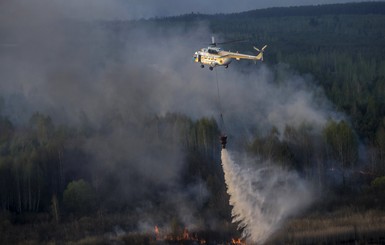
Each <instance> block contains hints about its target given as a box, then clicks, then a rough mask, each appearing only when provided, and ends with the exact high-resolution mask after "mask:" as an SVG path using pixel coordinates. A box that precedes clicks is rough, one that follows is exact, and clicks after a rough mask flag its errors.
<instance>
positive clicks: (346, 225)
mask: <svg viewBox="0 0 385 245" xmlns="http://www.w3.org/2000/svg"><path fill="white" fill-rule="evenodd" d="M384 221H385V212H384V211H379V210H369V211H357V210H353V209H351V208H345V209H341V210H338V211H335V212H332V213H327V214H325V213H323V214H312V215H309V216H305V217H302V218H297V219H293V220H291V221H290V222H288V224H287V225H286V226H285V228H283V229H282V230H280V231H279V232H278V233H277V234H276V236H275V237H274V238H273V239H272V240H271V241H270V243H271V244H276V243H284V244H341V243H344V244H384V243H385V222H384Z"/></svg>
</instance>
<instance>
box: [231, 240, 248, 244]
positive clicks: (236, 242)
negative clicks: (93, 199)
mask: <svg viewBox="0 0 385 245" xmlns="http://www.w3.org/2000/svg"><path fill="white" fill-rule="evenodd" d="M231 244H232V245H246V242H245V241H242V240H241V239H239V238H238V239H235V238H233V239H231Z"/></svg>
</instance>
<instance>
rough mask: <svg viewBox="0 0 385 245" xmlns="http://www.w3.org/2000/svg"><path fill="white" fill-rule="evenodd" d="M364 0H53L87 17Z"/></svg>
mask: <svg viewBox="0 0 385 245" xmlns="http://www.w3.org/2000/svg"><path fill="white" fill-rule="evenodd" d="M364 1H368V0H350V1H349V0H285V1H283V0H259V1H257V0H67V1H63V0H53V2H55V3H56V4H58V5H60V6H61V9H62V11H65V12H67V13H66V14H70V15H72V16H73V17H76V18H79V17H84V18H87V19H88V18H91V19H99V18H104V19H132V18H149V17H155V16H158V17H160V16H172V15H180V14H185V13H191V12H199V13H206V14H213V13H231V12H241V11H247V10H252V9H260V8H268V7H282V6H298V5H319V4H330V3H346V2H364ZM85 9H87V13H86V14H85V13H84V11H83V10H85ZM80 15H82V16H80Z"/></svg>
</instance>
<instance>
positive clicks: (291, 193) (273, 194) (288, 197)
mask: <svg viewBox="0 0 385 245" xmlns="http://www.w3.org/2000/svg"><path fill="white" fill-rule="evenodd" d="M222 166H223V171H224V174H225V181H226V186H227V193H228V194H229V195H230V205H231V206H232V207H233V209H232V217H233V223H237V224H238V228H239V229H243V232H242V236H243V237H244V238H247V239H250V240H251V241H252V242H256V243H258V244H260V243H264V242H265V241H266V240H267V239H268V238H269V237H270V235H272V234H273V233H274V232H275V231H276V230H277V229H278V228H279V227H280V225H281V224H282V223H283V222H284V221H285V219H286V218H288V217H289V216H290V215H294V214H296V213H297V212H299V211H301V210H303V209H304V208H305V207H306V206H308V205H309V204H310V203H311V200H312V192H311V188H309V187H308V185H307V184H306V182H305V181H303V180H301V178H300V177H299V176H298V175H297V174H296V173H295V172H290V171H287V170H285V169H282V168H278V167H274V166H272V165H266V164H261V165H257V166H250V165H246V166H244V165H238V164H236V163H234V161H233V160H232V158H231V157H230V155H229V153H228V151H227V150H226V149H223V150H222Z"/></svg>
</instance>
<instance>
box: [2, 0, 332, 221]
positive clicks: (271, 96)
mask: <svg viewBox="0 0 385 245" xmlns="http://www.w3.org/2000/svg"><path fill="white" fill-rule="evenodd" d="M21 3H23V4H21ZM7 11H8V12H7ZM186 29H187V30H186ZM0 32H1V35H0V36H1V38H2V40H1V42H2V43H4V44H5V43H7V44H12V45H11V46H9V45H3V46H1V47H0V53H1V55H0V79H1V83H0V90H1V96H2V98H3V107H2V108H1V113H2V114H3V115H5V116H8V117H9V118H11V119H12V120H13V122H14V123H16V124H21V125H22V124H24V123H26V122H27V121H28V119H29V118H30V116H31V115H32V113H33V112H35V111H40V112H43V113H44V114H47V115H49V116H50V117H51V118H53V120H54V121H55V122H56V123H58V124H69V125H74V126H77V125H80V124H81V123H83V122H84V121H87V123H89V124H91V125H93V127H95V128H103V129H106V132H107V134H106V135H104V136H99V137H93V138H89V139H87V142H86V143H85V146H84V148H85V150H86V152H87V153H88V154H90V155H91V156H92V160H93V161H94V162H95V163H96V164H95V166H96V167H95V169H94V170H93V174H94V175H95V176H99V177H97V178H95V179H102V178H104V177H105V176H107V175H108V173H116V172H117V171H116V169H119V173H120V174H119V175H118V176H113V177H112V179H114V181H116V185H115V187H118V188H116V189H115V193H114V192H112V193H111V196H110V197H109V198H110V199H113V198H117V197H118V198H122V199H124V200H135V201H136V203H138V205H142V204H143V203H146V201H147V200H148V198H149V197H150V196H151V195H153V192H152V191H151V190H152V189H153V188H154V186H161V189H162V190H163V192H162V193H163V194H164V195H163V197H162V198H164V199H166V200H170V199H171V198H170V196H173V197H174V198H175V197H178V200H181V201H179V202H175V203H171V204H170V202H168V203H169V204H170V206H178V207H179V208H178V210H181V211H180V212H178V213H181V215H180V216H183V215H182V213H183V214H186V213H188V214H194V212H193V211H191V210H193V209H194V205H201V204H202V202H204V199H205V198H206V197H207V195H210V193H208V194H204V195H201V199H200V200H195V201H194V202H193V204H194V205H190V204H191V203H190V204H189V205H188V204H187V203H189V201H191V200H193V197H195V196H197V194H196V190H197V188H195V187H196V186H200V188H199V189H200V192H202V190H204V191H203V193H206V192H207V190H205V187H204V186H203V187H202V183H201V182H199V181H198V182H197V183H195V184H194V185H193V186H190V187H189V188H187V189H188V190H189V191H187V190H186V188H181V186H180V185H179V182H180V175H179V174H180V172H181V170H182V169H183V167H184V164H185V162H184V156H183V152H182V151H181V149H180V147H179V146H178V144H177V143H176V142H175V141H174V142H173V141H170V142H169V143H168V144H164V141H159V140H154V139H153V135H151V134H150V133H149V132H151V130H149V129H148V128H147V127H145V126H144V125H145V122H147V121H148V119H149V118H153V117H156V116H162V115H165V114H166V113H168V112H173V113H181V114H184V115H187V116H188V117H190V118H192V119H199V118H201V117H216V118H217V117H218V115H219V111H220V109H223V110H222V111H223V113H224V116H225V120H226V127H227V130H228V131H229V133H231V135H232V137H233V139H234V141H242V140H245V138H246V139H247V138H250V137H251V136H252V134H253V133H255V132H260V133H263V132H266V131H268V130H269V129H270V128H271V127H273V126H274V127H277V128H278V130H279V131H281V132H282V131H283V129H284V127H285V125H292V126H298V125H301V124H302V123H309V124H311V125H314V130H319V129H320V128H322V126H323V125H324V124H325V122H326V121H327V120H328V119H329V118H336V117H338V115H337V114H336V113H334V112H333V110H332V109H331V106H330V105H329V103H328V102H327V100H326V99H325V98H324V96H323V94H322V91H320V90H319V89H318V88H317V87H315V86H314V85H312V81H311V79H309V78H304V77H301V76H299V75H297V74H295V73H294V72H292V71H290V70H289V69H287V68H285V67H283V66H280V65H277V66H271V67H269V66H267V65H264V64H261V63H258V64H257V65H255V66H251V67H250V68H249V70H248V72H247V74H245V73H242V72H240V71H238V70H237V69H235V68H234V69H233V68H232V66H231V65H230V68H229V69H227V70H225V69H223V68H222V67H219V68H216V69H217V71H214V72H210V71H209V70H208V69H203V70H202V69H201V68H199V65H197V64H195V63H193V61H192V54H193V53H194V52H195V51H196V50H198V49H200V48H202V47H204V46H207V43H208V42H209V41H210V36H211V30H209V29H208V28H207V25H205V23H198V24H194V25H193V26H192V27H189V28H186V27H185V26H182V25H181V26H179V25H178V24H175V26H173V27H172V28H167V27H163V26H161V25H160V24H158V23H157V22H155V21H152V22H119V21H117V22H97V21H91V22H89V21H84V20H80V19H76V18H75V19H74V18H73V16H70V15H66V14H64V13H63V12H62V11H60V10H59V9H57V5H55V4H47V2H46V1H38V2H37V3H27V2H21V1H20V2H19V1H16V3H15V2H12V3H11V2H6V3H2V15H1V21H0ZM260 45H263V44H260ZM250 50H252V49H251V47H250ZM265 59H268V50H267V51H266V57H265ZM246 62H247V61H246ZM217 78H218V79H219V80H218V81H219V85H220V96H221V100H222V101H221V105H219V103H218V98H217V84H216V79H217ZM218 164H219V162H218ZM93 184H94V185H95V186H97V185H98V183H97V181H96V182H95V183H93ZM203 184H204V183H203ZM100 188H102V187H100ZM171 193H172V194H171ZM186 193H190V194H186ZM186 200H187V201H186ZM150 202H151V201H150ZM180 204H184V205H180ZM146 205H149V206H152V205H155V204H152V203H150V204H146ZM186 210H190V212H188V211H186ZM192 216H193V215H192ZM192 216H191V215H189V217H182V218H181V219H182V220H184V221H185V222H186V223H187V222H190V223H194V222H195V221H194V217H192ZM186 225H191V224H186Z"/></svg>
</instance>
